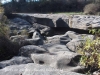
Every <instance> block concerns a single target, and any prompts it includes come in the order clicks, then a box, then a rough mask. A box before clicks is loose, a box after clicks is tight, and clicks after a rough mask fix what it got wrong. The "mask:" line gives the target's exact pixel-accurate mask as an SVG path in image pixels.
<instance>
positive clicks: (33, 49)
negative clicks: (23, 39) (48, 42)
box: [19, 45, 47, 57]
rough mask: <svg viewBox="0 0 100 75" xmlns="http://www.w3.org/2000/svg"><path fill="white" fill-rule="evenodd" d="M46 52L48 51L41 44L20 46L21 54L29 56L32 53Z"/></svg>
mask: <svg viewBox="0 0 100 75" xmlns="http://www.w3.org/2000/svg"><path fill="white" fill-rule="evenodd" d="M46 52H47V51H46V50H45V49H44V48H41V47H39V46H35V45H27V46H23V47H21V48H20V50H19V55H22V56H25V57H28V56H30V55H31V54H32V53H46Z"/></svg>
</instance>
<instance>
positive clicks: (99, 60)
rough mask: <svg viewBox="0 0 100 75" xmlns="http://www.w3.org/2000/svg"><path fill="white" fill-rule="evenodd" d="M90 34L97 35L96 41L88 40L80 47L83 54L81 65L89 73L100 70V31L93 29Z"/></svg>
mask: <svg viewBox="0 0 100 75" xmlns="http://www.w3.org/2000/svg"><path fill="white" fill-rule="evenodd" d="M90 32H91V33H92V34H95V39H94V40H91V39H89V38H87V39H86V41H85V42H84V43H83V42H82V44H81V45H80V46H79V47H78V50H79V51H80V52H81V54H82V57H81V59H80V64H81V65H83V66H85V68H87V69H88V72H89V73H91V72H94V71H97V70H99V69H100V29H91V30H90Z"/></svg>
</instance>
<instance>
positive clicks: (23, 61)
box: [0, 56, 33, 68]
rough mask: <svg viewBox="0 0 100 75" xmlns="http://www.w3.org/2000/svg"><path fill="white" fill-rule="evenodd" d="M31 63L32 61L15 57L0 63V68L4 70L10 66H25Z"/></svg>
mask: <svg viewBox="0 0 100 75" xmlns="http://www.w3.org/2000/svg"><path fill="white" fill-rule="evenodd" d="M32 62H33V61H32V60H31V59H30V58H28V57H22V56H16V57H13V58H12V59H10V60H6V61H2V62H0V68H4V67H7V66H11V65H20V64H27V63H32Z"/></svg>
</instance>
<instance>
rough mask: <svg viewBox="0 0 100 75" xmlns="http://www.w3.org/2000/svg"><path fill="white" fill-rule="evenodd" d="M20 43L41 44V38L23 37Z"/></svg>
mask: <svg viewBox="0 0 100 75" xmlns="http://www.w3.org/2000/svg"><path fill="white" fill-rule="evenodd" d="M21 45H23V46H25V45H43V40H41V39H39V38H35V39H25V40H23V41H21Z"/></svg>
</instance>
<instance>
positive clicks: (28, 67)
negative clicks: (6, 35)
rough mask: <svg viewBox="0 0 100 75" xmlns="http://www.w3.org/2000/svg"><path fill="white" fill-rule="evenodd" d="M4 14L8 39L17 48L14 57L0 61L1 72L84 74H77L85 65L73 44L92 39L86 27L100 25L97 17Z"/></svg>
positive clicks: (5, 74)
mask: <svg viewBox="0 0 100 75" xmlns="http://www.w3.org/2000/svg"><path fill="white" fill-rule="evenodd" d="M7 17H8V19H9V24H8V26H9V28H10V30H11V31H10V39H11V41H12V42H17V43H18V44H19V45H20V49H19V50H18V55H17V56H14V57H12V58H11V59H9V60H4V61H1V62H0V68H1V69H0V75H84V74H82V72H81V73H78V72H79V71H81V70H83V69H84V67H81V66H80V64H79V60H80V57H81V55H80V54H79V53H77V48H76V47H77V46H79V45H80V43H81V42H84V41H85V40H86V38H90V39H91V40H93V39H94V38H95V37H94V35H92V34H89V33H88V29H89V28H98V27H100V16H86V15H69V16H67V15H63V14H62V15H61V14H10V15H7ZM15 30H16V32H15ZM23 30H24V32H23V34H22V31H23ZM26 33H27V34H26ZM83 37H84V38H83Z"/></svg>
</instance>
